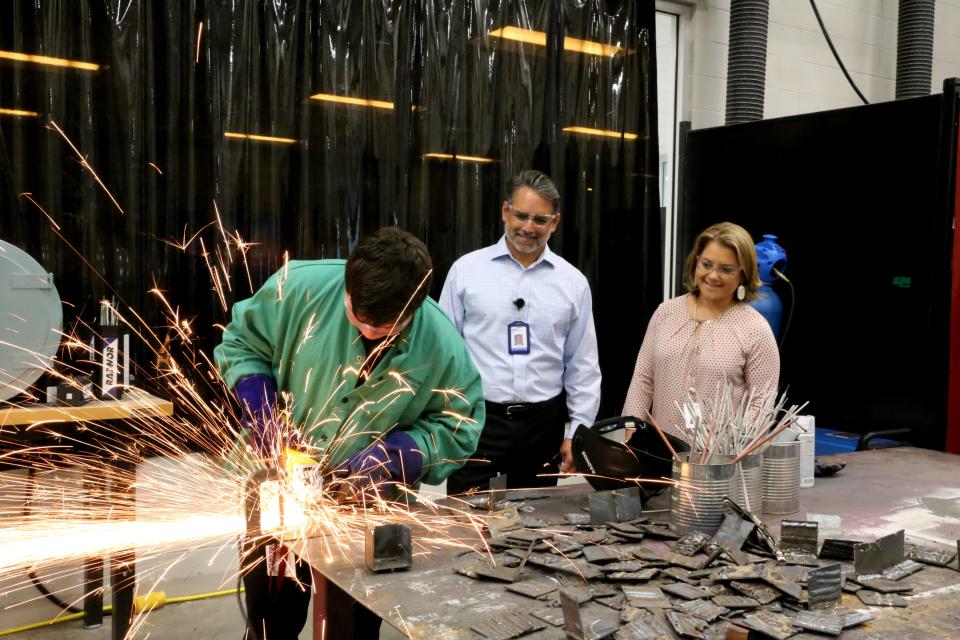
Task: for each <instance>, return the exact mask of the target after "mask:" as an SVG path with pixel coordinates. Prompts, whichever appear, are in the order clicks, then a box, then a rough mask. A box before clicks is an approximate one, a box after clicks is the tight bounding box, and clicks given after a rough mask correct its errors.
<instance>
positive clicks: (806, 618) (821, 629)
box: [793, 611, 843, 636]
mask: <svg viewBox="0 0 960 640" xmlns="http://www.w3.org/2000/svg"><path fill="white" fill-rule="evenodd" d="M793 624H795V625H796V626H798V627H800V628H801V629H806V630H807V631H816V632H817V633H824V634H826V635H829V636H839V635H840V634H841V633H843V618H841V617H840V616H838V615H835V614H833V613H817V612H813V611H798V612H797V615H796V616H794V617H793Z"/></svg>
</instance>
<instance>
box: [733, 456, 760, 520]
mask: <svg viewBox="0 0 960 640" xmlns="http://www.w3.org/2000/svg"><path fill="white" fill-rule="evenodd" d="M734 466H735V467H736V470H735V472H734V475H733V501H734V502H736V503H737V504H739V505H740V506H741V507H743V508H744V509H746V510H747V511H752V512H753V513H760V511H761V510H762V509H763V456H762V455H761V454H759V453H755V454H753V455H751V456H746V457H744V458H743V459H742V460H740V462H737V463H736V464H734Z"/></svg>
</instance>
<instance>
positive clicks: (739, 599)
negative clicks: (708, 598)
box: [713, 596, 760, 609]
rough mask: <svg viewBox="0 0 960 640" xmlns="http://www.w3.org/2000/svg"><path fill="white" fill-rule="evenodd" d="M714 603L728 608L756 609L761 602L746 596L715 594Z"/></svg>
mask: <svg viewBox="0 0 960 640" xmlns="http://www.w3.org/2000/svg"><path fill="white" fill-rule="evenodd" d="M713 604H715V605H717V606H720V607H725V608H727V609H755V608H756V607H759V606H760V603H759V602H757V601H756V600H754V599H753V598H748V597H746V596H713Z"/></svg>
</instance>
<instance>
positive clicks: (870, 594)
mask: <svg viewBox="0 0 960 640" xmlns="http://www.w3.org/2000/svg"><path fill="white" fill-rule="evenodd" d="M857 597H858V598H860V602H862V603H863V604H866V605H870V606H872V607H905V606H907V601H906V600H904V599H903V598H902V597H900V596H898V595H897V594H895V593H879V592H877V591H870V590H869V589H861V590H860V591H857Z"/></svg>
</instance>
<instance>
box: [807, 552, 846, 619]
mask: <svg viewBox="0 0 960 640" xmlns="http://www.w3.org/2000/svg"><path fill="white" fill-rule="evenodd" d="M807 592H808V593H809V594H810V607H811V608H819V607H825V606H830V605H831V604H833V603H834V602H839V601H840V599H841V598H842V597H843V574H842V572H841V565H840V563H839V562H837V563H835V564H830V565H827V566H825V567H821V568H820V569H813V570H812V571H810V573H808V574H807Z"/></svg>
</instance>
